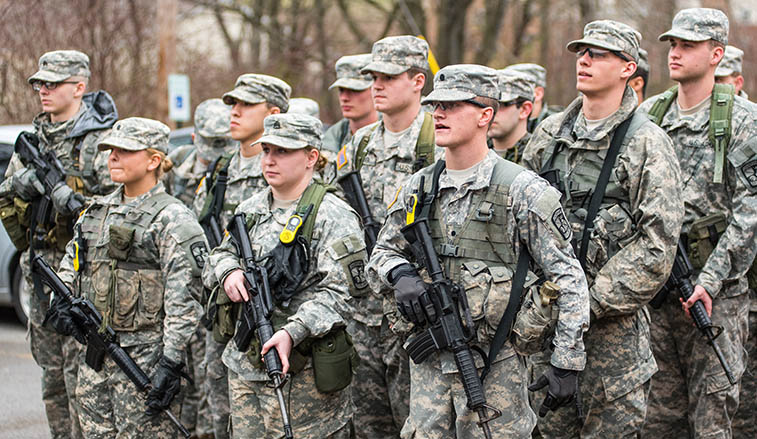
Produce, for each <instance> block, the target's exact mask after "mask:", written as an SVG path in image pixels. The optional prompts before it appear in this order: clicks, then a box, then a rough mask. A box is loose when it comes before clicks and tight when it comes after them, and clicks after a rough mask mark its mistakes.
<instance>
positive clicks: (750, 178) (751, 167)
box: [739, 159, 757, 190]
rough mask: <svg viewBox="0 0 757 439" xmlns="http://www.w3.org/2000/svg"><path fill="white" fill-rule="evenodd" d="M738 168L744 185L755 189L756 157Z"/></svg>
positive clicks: (756, 177)
mask: <svg viewBox="0 0 757 439" xmlns="http://www.w3.org/2000/svg"><path fill="white" fill-rule="evenodd" d="M739 170H740V172H741V175H742V176H743V177H744V182H745V183H746V185H747V186H748V187H749V188H750V189H753V190H754V189H757V159H755V160H751V161H748V162H746V163H744V164H743V165H741V168H740V169H739Z"/></svg>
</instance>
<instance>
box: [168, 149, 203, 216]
mask: <svg viewBox="0 0 757 439" xmlns="http://www.w3.org/2000/svg"><path fill="white" fill-rule="evenodd" d="M168 158H170V159H171V161H172V162H173V163H174V168H173V169H171V172H169V173H167V174H166V175H165V179H164V180H163V182H164V184H165V185H166V191H168V192H169V193H170V194H171V195H173V196H174V197H176V198H178V199H179V200H180V201H181V202H182V203H184V205H185V206H187V207H189V208H190V209H192V207H193V206H194V199H195V194H196V193H197V189H198V186H199V184H200V181H201V180H202V178H203V177H204V176H205V172H206V171H207V168H208V166H209V165H207V166H202V167H201V171H200V172H196V170H195V168H196V166H195V165H196V164H197V161H198V160H199V159H198V156H197V148H196V147H195V145H184V146H180V147H178V148H176V149H175V150H173V151H171V154H169V155H168Z"/></svg>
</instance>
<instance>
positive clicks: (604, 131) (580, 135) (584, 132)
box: [573, 87, 638, 149]
mask: <svg viewBox="0 0 757 439" xmlns="http://www.w3.org/2000/svg"><path fill="white" fill-rule="evenodd" d="M637 105H638V98H637V97H636V92H634V91H633V89H631V87H626V89H625V91H624V92H623V100H622V101H621V103H620V108H618V111H616V112H615V114H613V115H612V117H610V118H608V119H607V121H605V122H604V123H603V124H602V125H600V126H599V127H598V128H596V129H594V130H591V131H589V130H588V128H587V127H586V117H584V115H583V112H581V113H580V114H579V115H578V117H577V118H576V123H575V125H574V126H573V134H574V135H575V138H576V139H578V140H587V141H588V144H592V143H594V142H598V143H594V144H595V145H597V146H599V145H603V144H605V143H606V144H607V146H605V147H609V142H600V140H603V139H605V138H609V136H610V133H611V132H612V131H614V130H615V128H617V127H618V125H620V124H621V123H622V122H623V121H624V120H626V119H628V117H629V115H630V114H631V113H633V111H634V110H635V109H636V106H637ZM592 149H593V148H592ZM597 149H602V147H601V146H600V147H599V148H597Z"/></svg>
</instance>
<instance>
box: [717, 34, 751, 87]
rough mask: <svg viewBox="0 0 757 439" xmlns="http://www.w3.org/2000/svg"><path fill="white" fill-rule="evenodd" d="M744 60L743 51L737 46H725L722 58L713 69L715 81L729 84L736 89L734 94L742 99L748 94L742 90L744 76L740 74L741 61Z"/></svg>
mask: <svg viewBox="0 0 757 439" xmlns="http://www.w3.org/2000/svg"><path fill="white" fill-rule="evenodd" d="M743 60H744V51H743V50H741V49H739V48H738V47H733V46H730V45H728V46H725V54H723V59H722V60H721V61H720V64H718V68H717V69H715V82H717V83H720V84H731V85H732V86H733V88H735V89H736V94H737V95H739V96H741V97H742V98H744V99H749V95H747V94H746V92H745V91H744V76H742V75H741V63H742V62H743Z"/></svg>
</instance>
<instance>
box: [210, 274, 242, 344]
mask: <svg viewBox="0 0 757 439" xmlns="http://www.w3.org/2000/svg"><path fill="white" fill-rule="evenodd" d="M216 291H217V292H216V297H215V302H216V315H215V319H214V320H213V340H215V341H216V342H217V343H221V344H226V343H228V342H229V340H231V338H232V337H233V336H234V330H235V329H236V326H237V319H238V318H239V312H240V311H241V309H242V307H241V306H240V304H238V303H234V302H232V301H231V299H229V296H227V295H226V293H225V292H223V291H221V289H220V287H219V288H217V289H216Z"/></svg>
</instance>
